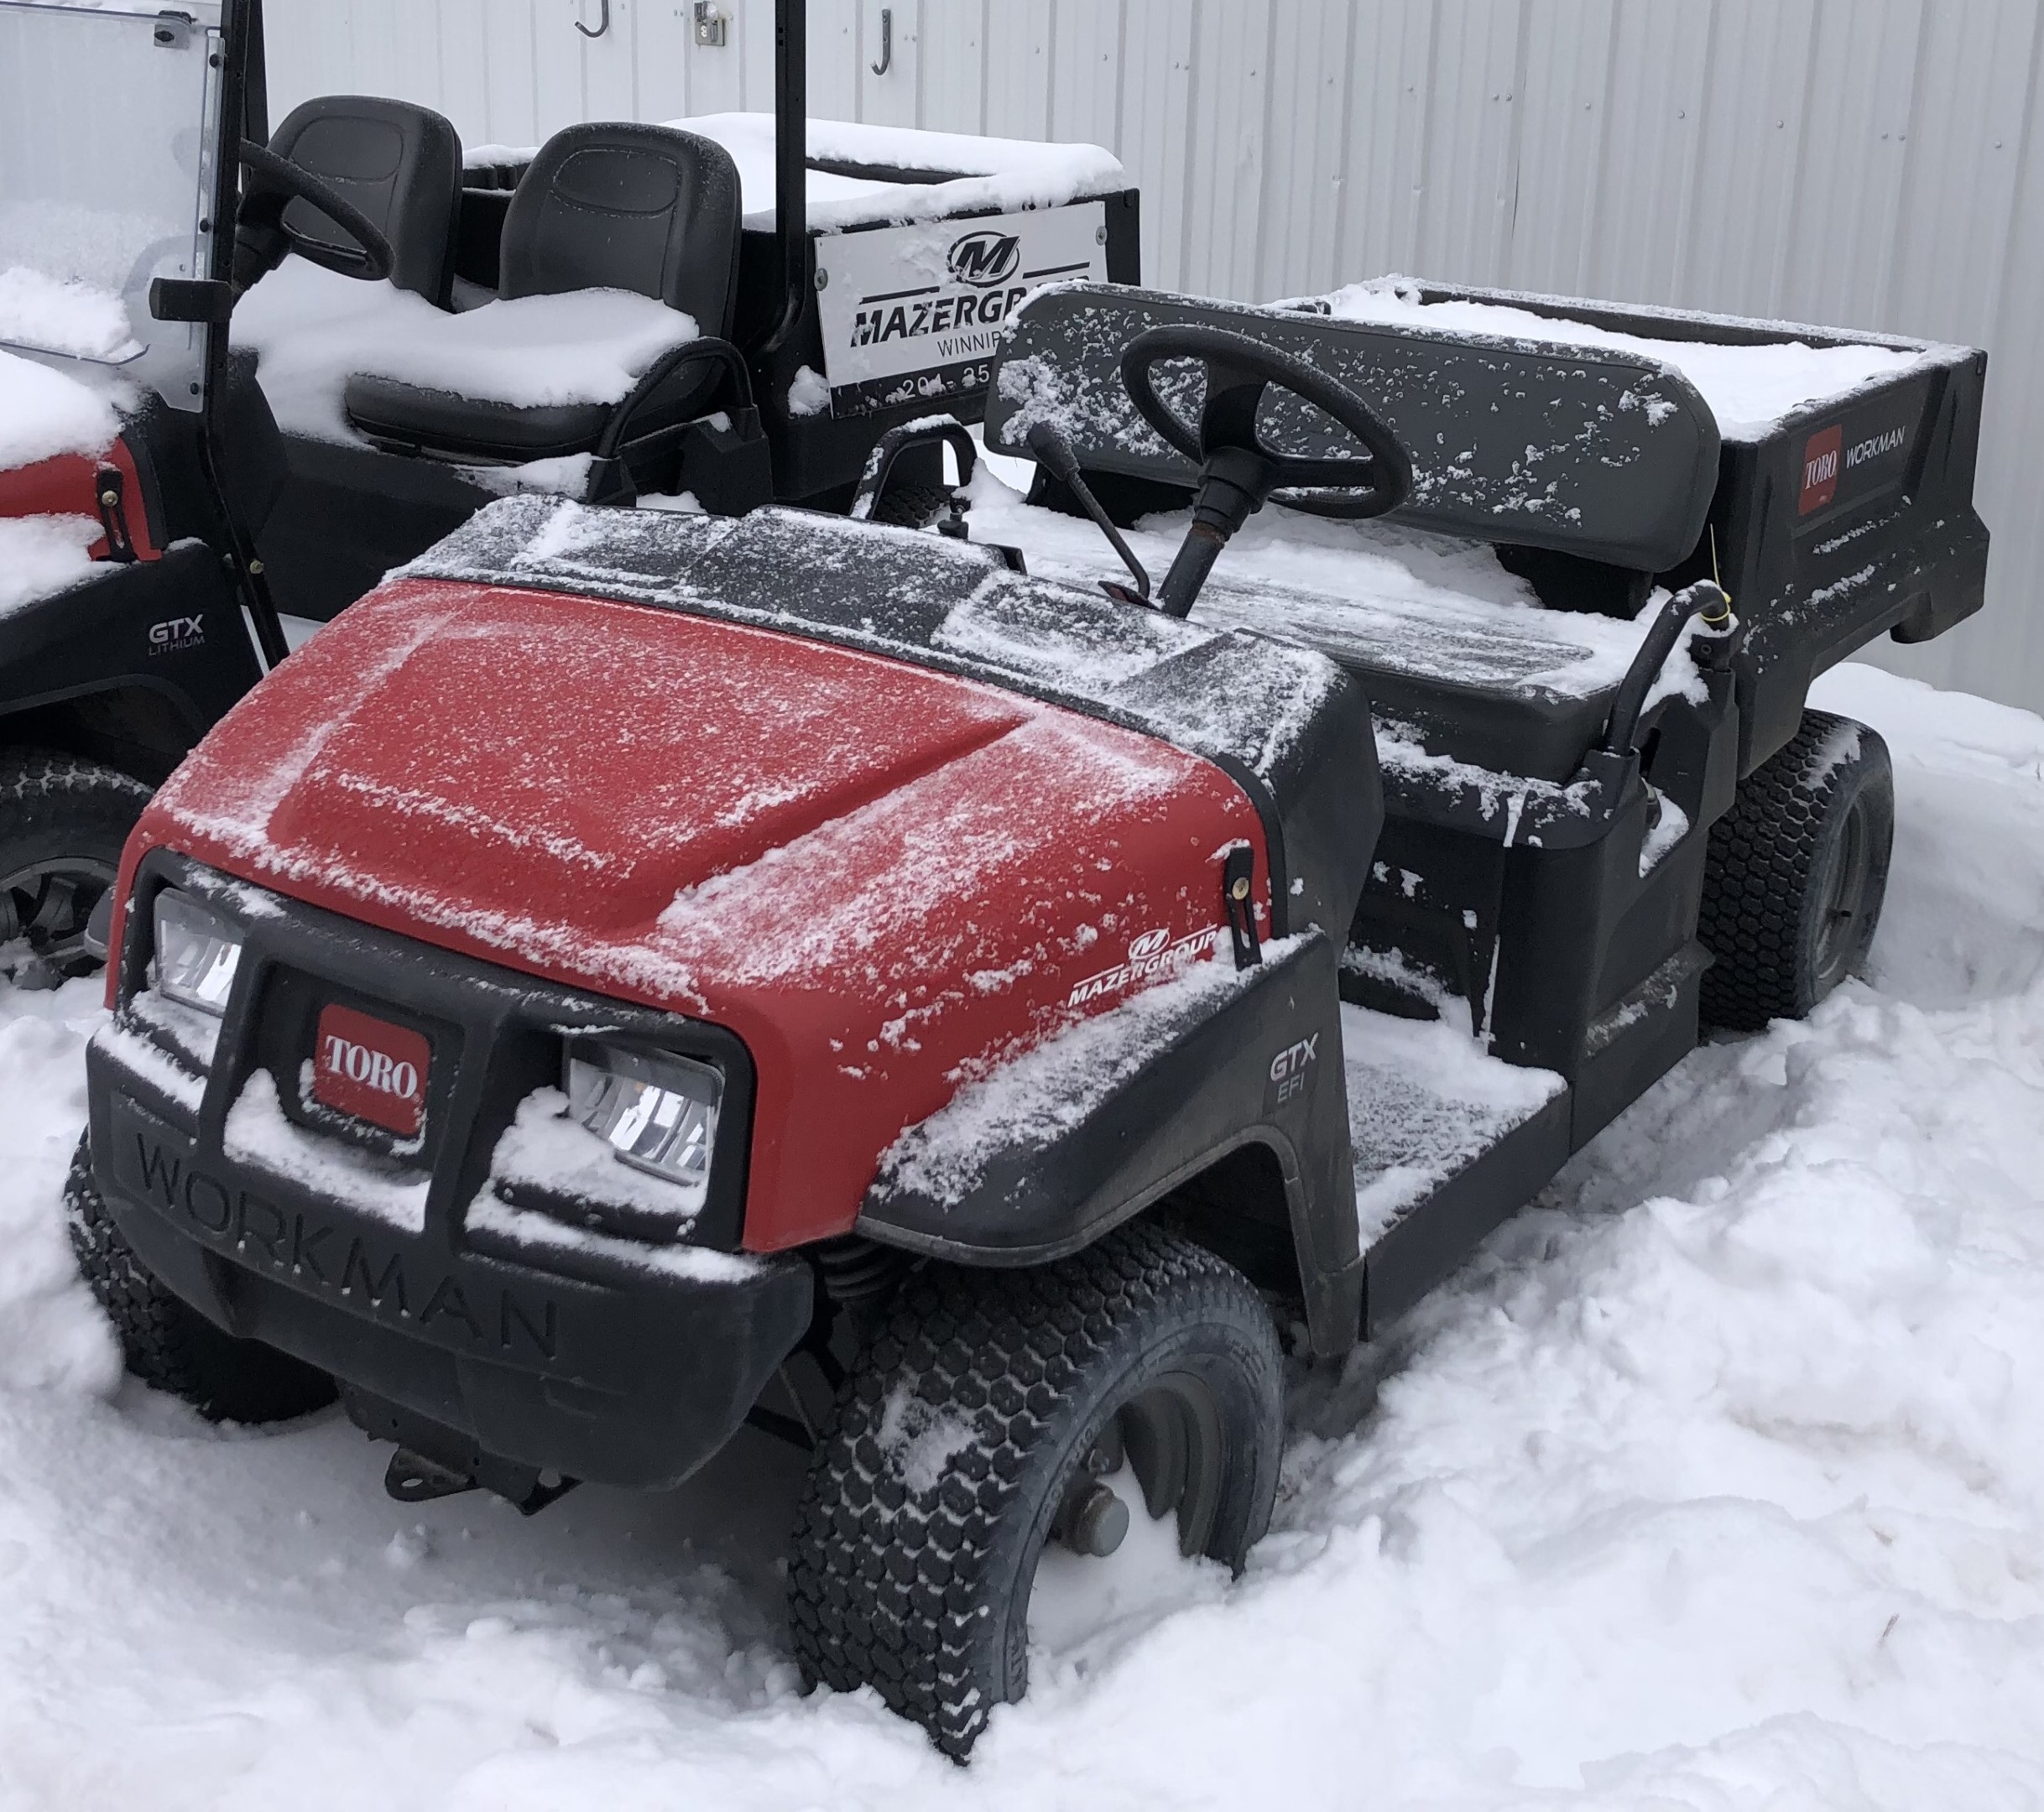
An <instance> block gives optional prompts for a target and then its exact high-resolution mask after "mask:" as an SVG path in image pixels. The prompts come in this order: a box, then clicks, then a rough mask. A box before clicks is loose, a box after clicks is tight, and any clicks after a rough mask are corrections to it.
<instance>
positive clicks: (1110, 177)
mask: <svg viewBox="0 0 2044 1812" xmlns="http://www.w3.org/2000/svg"><path fill="white" fill-rule="evenodd" d="M665 123H666V124H667V125H669V126H671V127H674V128H676V129H677V130H678V131H681V132H691V133H700V134H701V136H702V137H704V138H713V139H715V140H716V141H717V143H719V144H721V145H722V146H723V148H725V149H726V150H727V151H728V152H729V153H730V154H731V156H732V159H733V162H734V163H736V164H737V165H738V180H739V182H740V185H742V187H743V191H744V201H743V206H744V210H745V225H746V226H747V227H748V228H750V229H751V230H752V231H753V232H771V231H772V230H773V227H774V221H775V220H776V218H777V215H776V212H775V202H774V116H773V115H772V114H771V113H706V114H703V115H701V116H700V117H696V118H693V119H676V120H669V121H667V122H665ZM808 135H809V136H808V150H809V160H810V165H811V168H810V170H809V175H808V181H807V184H806V195H807V200H808V218H809V224H810V226H811V227H813V228H815V229H816V230H817V231H819V232H835V231H837V230H838V229H840V228H843V227H878V226H884V225H889V224H892V223H895V222H901V223H906V222H909V221H926V220H941V219H945V218H947V217H949V216H953V215H962V214H970V213H1011V212H1013V211H1014V210H1016V209H1018V208H1040V207H1056V206H1061V205H1062V204H1063V203H1065V202H1067V201H1072V200H1077V199H1078V198H1080V197H1081V196H1085V195H1109V194H1113V193H1114V192H1115V191H1117V190H1120V189H1122V188H1124V187H1125V186H1126V185H1127V183H1128V178H1127V175H1126V174H1125V173H1124V170H1123V169H1122V166H1121V163H1120V160H1119V159H1117V158H1116V157H1115V156H1114V155H1113V153H1111V152H1108V151H1105V150H1103V149H1102V148H1100V147H1099V146H1098V145H1092V144H1040V143H1036V142H1035V141H1034V140H1031V139H1022V138H976V137H973V136H971V135H969V134H967V133H939V132H922V131H919V130H915V129H913V128H907V127H899V126H871V125H864V124H860V123H858V122H853V121H851V120H832V119H812V120H811V121H810V122H809V123H808ZM533 157H534V152H532V151H530V150H514V149H510V148H507V147H505V146H502V145H483V146H478V147H477V148H474V149H472V150H471V151H469V152H468V153H467V155H466V161H467V164H468V165H469V167H470V168H471V169H492V168H506V167H508V168H512V169H515V168H518V167H519V166H521V165H524V164H529V163H530V162H531V161H532V159H533ZM819 164H822V165H830V164H836V165H837V166H839V168H837V169H828V168H823V169H819V168H817V167H816V166H817V165H819ZM866 170H873V171H881V170H884V171H887V172H889V174H888V175H886V176H881V175H878V174H874V175H868V174H862V172H863V171H866ZM896 173H899V174H896Z"/></svg>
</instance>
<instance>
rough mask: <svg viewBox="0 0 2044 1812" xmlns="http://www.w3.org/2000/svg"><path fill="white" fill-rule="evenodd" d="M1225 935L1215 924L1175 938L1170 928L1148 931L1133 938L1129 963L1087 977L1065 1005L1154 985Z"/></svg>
mask: <svg viewBox="0 0 2044 1812" xmlns="http://www.w3.org/2000/svg"><path fill="white" fill-rule="evenodd" d="M1222 937H1223V932H1222V929H1221V928H1220V927H1219V926H1218V925H1215V926H1213V927H1212V929H1208V930H1205V931H1195V932H1193V933H1192V935H1191V936H1190V937H1181V938H1176V939H1174V938H1173V937H1172V935H1171V931H1170V929H1169V928H1168V927H1166V926H1164V925H1159V926H1158V927H1157V929H1155V930H1154V931H1145V933H1144V934H1143V935H1141V936H1140V937H1139V938H1134V939H1131V940H1129V959H1128V961H1126V962H1119V963H1117V964H1115V966H1113V968H1112V969H1103V970H1102V971H1100V973H1099V974H1098V975H1096V976H1087V978H1086V979H1085V980H1084V981H1083V982H1080V983H1079V985H1078V986H1077V987H1075V988H1074V989H1072V992H1071V994H1070V996H1069V997H1067V998H1066V1002H1065V1004H1066V1006H1067V1007H1083V1006H1084V1005H1085V1004H1086V1003H1087V1002H1088V1001H1094V1000H1098V999H1099V998H1100V997H1101V996H1102V995H1103V994H1114V993H1118V992H1120V991H1121V990H1122V989H1124V988H1130V987H1135V986H1136V985H1137V984H1138V983H1139V982H1154V981H1155V980H1156V979H1157V977H1158V976H1165V975H1169V974H1170V973H1171V971H1172V970H1174V969H1176V968H1179V967H1181V966H1183V965H1184V964H1186V963H1189V962H1191V961H1193V960H1194V959H1195V958H1197V957H1201V956H1204V955H1207V954H1208V953H1209V952H1211V951H1212V950H1213V948H1214V946H1215V945H1218V943H1219V942H1220V941H1221V939H1222Z"/></svg>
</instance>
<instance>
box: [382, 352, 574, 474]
mask: <svg viewBox="0 0 2044 1812" xmlns="http://www.w3.org/2000/svg"><path fill="white" fill-rule="evenodd" d="M346 402H347V415H348V419H349V421H351V422H352V424H354V425H355V427H356V428H357V429H358V430H360V431H361V432H362V433H363V434H365V435H368V436H369V438H370V439H371V440H383V441H389V442H393V443H395V444H397V445H402V446H408V447H417V448H420V449H421V450H425V451H428V452H434V453H444V454H451V455H455V456H462V457H467V458H469V459H474V460H479V461H485V460H508V461H513V462H515V463H523V462H524V461H528V460H543V459H562V458H566V456H568V455H570V454H572V453H587V452H588V451H590V450H592V448H593V447H594V446H595V445H596V443H597V435H601V434H602V431H603V424H604V423H606V422H607V421H608V420H609V419H610V412H611V407H612V405H611V404H607V403H554V404H540V405H539V406H537V407H533V408H524V407H520V406H519V404H514V403H492V402H488V401H486V400H485V399H483V398H479V397H469V396H462V395H460V394H459V393H456V392H455V391H452V390H431V389H427V388H424V387H422V386H420V385H418V384H409V383H400V382H399V380H398V379H397V378H395V377H369V376H367V375H363V374H360V373H358V374H357V375H356V376H355V377H351V378H349V379H348V381H347V396H346Z"/></svg>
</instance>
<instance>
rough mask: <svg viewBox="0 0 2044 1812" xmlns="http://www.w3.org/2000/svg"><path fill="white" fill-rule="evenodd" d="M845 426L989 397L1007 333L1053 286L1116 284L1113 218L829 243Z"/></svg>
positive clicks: (992, 220) (832, 349) (830, 329)
mask: <svg viewBox="0 0 2044 1812" xmlns="http://www.w3.org/2000/svg"><path fill="white" fill-rule="evenodd" d="M816 279H817V281H818V283H820V284H821V285H822V294H821V295H820V296H819V297H818V299H817V300H818V303H819V305H820V308H821V314H822V317H823V357H824V374H825V376H826V377H828V378H829V380H830V385H831V406H832V410H833V411H834V412H835V413H836V414H840V415H856V414H861V413H863V412H864V411H866V410H869V409H887V408H889V407H892V406H893V405H894V404H899V403H913V402H915V401H918V400H928V401H931V402H934V401H936V400H937V399H938V398H943V397H947V396H952V395H955V394H957V393H958V392H959V391H961V390H975V389H982V388H985V385H986V383H987V380H988V376H989V374H990V373H991V372H992V371H993V353H994V349H995V347H996V346H998V344H999V341H1000V333H1001V324H1002V323H1003V322H1004V321H1005V320H1007V319H1008V317H1009V315H1011V314H1012V313H1013V312H1014V310H1016V309H1017V308H1018V307H1019V306H1020V305H1021V302H1022V299H1023V298H1024V297H1025V296H1026V295H1027V294H1029V293H1030V290H1032V289H1038V288H1040V286H1041V285H1043V284H1047V283H1057V282H1062V281H1068V280H1072V279H1091V280H1092V281H1093V282H1095V283H1104V282H1106V280H1107V206H1106V204H1105V203H1104V202H1100V201H1081V202H1077V203H1075V204H1074V205H1073V206H1070V207H1061V208H1035V209H1031V210H1030V211H1027V212H1025V213H1019V214H997V215H992V216H987V217H984V218H983V219H979V220H948V221H930V222H928V223H927V224H926V225H923V226H917V227H875V228H873V229H872V230H870V231H868V232H843V233H830V234H826V235H825V236H823V237H821V238H819V239H818V240H817V242H816Z"/></svg>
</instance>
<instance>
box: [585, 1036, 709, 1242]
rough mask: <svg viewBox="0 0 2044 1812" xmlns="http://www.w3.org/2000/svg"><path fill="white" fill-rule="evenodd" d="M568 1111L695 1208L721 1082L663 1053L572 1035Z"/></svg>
mask: <svg viewBox="0 0 2044 1812" xmlns="http://www.w3.org/2000/svg"><path fill="white" fill-rule="evenodd" d="M567 1084H568V1115H569V1117H570V1118H571V1119H572V1120H574V1121H575V1122H577V1123H578V1124H579V1125H581V1126H582V1127H587V1129H588V1130H589V1131H590V1132H593V1133H595V1134H596V1135H597V1138H600V1139H602V1141H603V1142H604V1143H605V1144H607V1145H608V1146H609V1147H610V1148H611V1150H612V1151H613V1153H616V1155H617V1157H618V1159H619V1160H620V1161H621V1162H623V1163H624V1164H629V1165H631V1167H632V1168H633V1169H635V1170H644V1171H647V1172H649V1173H650V1174H652V1175H654V1176H657V1177H664V1178H665V1179H667V1180H668V1181H669V1182H670V1183H674V1184H677V1185H680V1187H681V1189H682V1190H685V1191H686V1194H687V1202H686V1207H687V1210H688V1211H689V1212H691V1213H696V1212H699V1211H701V1208H702V1205H703V1204H704V1203H705V1202H706V1201H707V1200H708V1198H709V1193H710V1158H711V1153H712V1151H713V1150H714V1149H715V1148H716V1145H717V1115H718V1112H719V1111H720V1110H721V1108H722V1105H723V1098H724V1079H723V1077H722V1075H721V1074H720V1073H719V1072H718V1071H717V1070H714V1069H712V1067H711V1066H710V1065H707V1064H701V1063H696V1062H695V1061H693V1060H691V1059H689V1058H686V1057H675V1056H673V1055H670V1054H668V1053H666V1052H664V1051H644V1050H634V1049H628V1048H626V1047H625V1046H623V1045H618V1044H600V1043H597V1042H596V1041H595V1040H592V1039H591V1040H581V1039H578V1040H577V1041H576V1043H575V1044H573V1045H572V1046H571V1048H570V1050H569V1053H568V1075H567Z"/></svg>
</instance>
